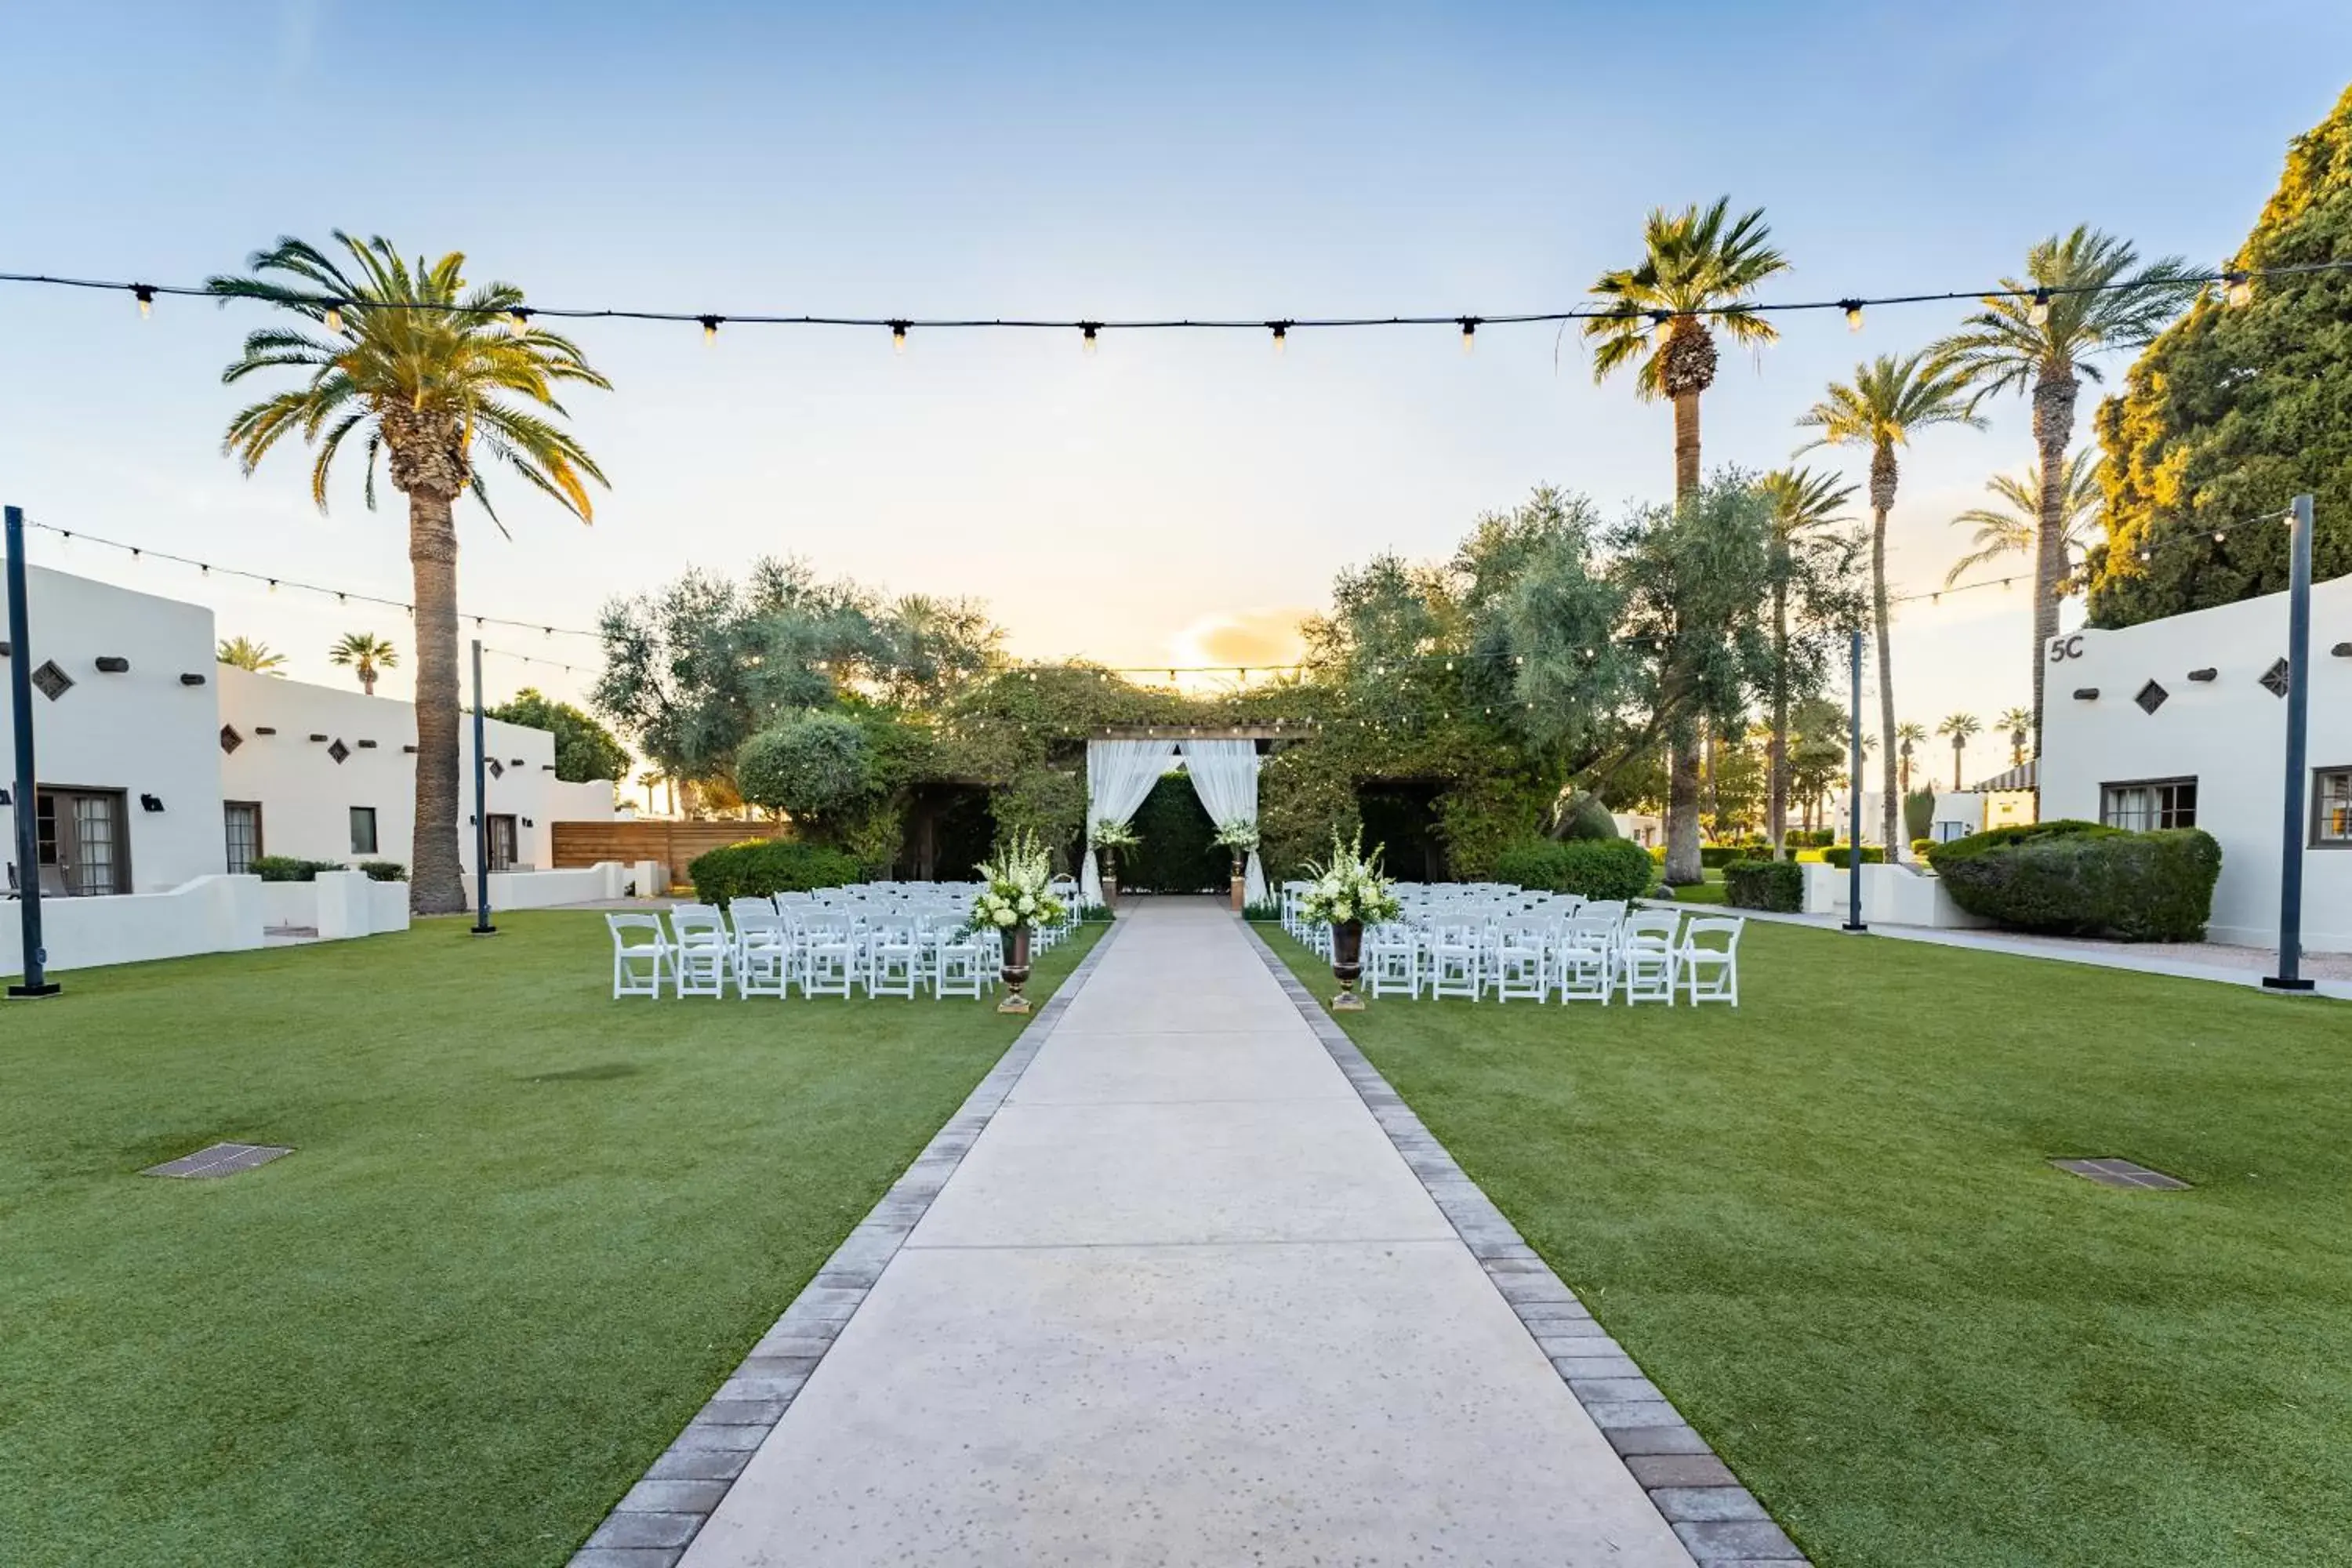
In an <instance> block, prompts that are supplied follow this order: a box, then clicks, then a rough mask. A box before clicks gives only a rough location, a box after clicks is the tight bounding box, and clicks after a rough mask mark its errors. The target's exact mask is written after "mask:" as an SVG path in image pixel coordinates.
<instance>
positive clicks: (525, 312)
mask: <svg viewBox="0 0 2352 1568" xmlns="http://www.w3.org/2000/svg"><path fill="white" fill-rule="evenodd" d="M507 331H510V332H512V333H513V334H514V335H515V336H517V337H519V338H520V337H527V336H529V335H530V308H529V307H528V306H524V305H517V306H516V307H515V308H514V309H513V310H509V311H508V312H507Z"/></svg>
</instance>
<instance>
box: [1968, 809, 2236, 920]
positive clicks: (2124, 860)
mask: <svg viewBox="0 0 2352 1568" xmlns="http://www.w3.org/2000/svg"><path fill="white" fill-rule="evenodd" d="M1928 864H1929V865H1930V866H1932V867H1933V868H1935V871H1936V875H1937V876H1938V877H1940V878H1941V879H1943V882H1944V886H1945V888H1946V889H1948V891H1949V892H1950V893H1951V895H1952V901H1953V902H1954V903H1957V904H1958V905H1959V906H1960V908H1962V909H1964V910H1968V911H1969V913H1970V914H1973V915H1981V916H1983V917H1984V918H1985V919H1987V920H1990V921H1998V922H1999V923H2000V924H2001V925H2004V926H2008V927H2010V928H2011V929H2013V930H2017V931H2047V932H2052V933H2054V934H2057V935H2061V936H2108V937H2116V938H2119V939H2121V940H2122V941H2125V942H2200V941H2202V940H2203V939H2204V935H2205V922H2206V921H2208V920H2209V919H2210V918H2211V916H2212V912H2213V884H2214V882H2215V881H2216V880H2218V879H2220V877H2221V845H2220V844H2218V843H2216V842H2215V841H2214V839H2213V836H2212V835H2211V834H2210V833H2206V832H2203V831H2201V830H2200V829H2198V828H2194V827H2175V828H2166V829H2162V830H2160V831H2158V832H2154V833H2131V832H2126V831H2125V830H2124V829H2122V828H2117V827H2103V826H2100V825H2099V824H2097V823H2095V822H2076V821H2072V820H2068V819H2064V818H2061V819H2060V820H2058V821H2055V822H2037V823H2032V824H2030V825H2027V826H2021V827H1996V828H1994V829H1993V830H1992V831H1991V832H1990V833H1976V834H1971V835H1969V837H1966V838H1955V839H1953V840H1952V841H1951V842H1950V843H1948V844H1938V845H1937V846H1936V847H1935V848H1934V849H1932V850H1930V851H1929V852H1928Z"/></svg>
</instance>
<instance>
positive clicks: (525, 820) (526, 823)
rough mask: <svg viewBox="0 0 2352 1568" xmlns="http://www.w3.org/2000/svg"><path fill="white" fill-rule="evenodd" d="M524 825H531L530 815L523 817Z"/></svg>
mask: <svg viewBox="0 0 2352 1568" xmlns="http://www.w3.org/2000/svg"><path fill="white" fill-rule="evenodd" d="M522 825H523V826H525V827H529V826H530V817H528V816H526V817H524V818H523V819H522Z"/></svg>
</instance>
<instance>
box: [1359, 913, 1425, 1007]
mask: <svg viewBox="0 0 2352 1568" xmlns="http://www.w3.org/2000/svg"><path fill="white" fill-rule="evenodd" d="M1364 989H1365V990H1366V991H1367V992H1369V993H1370V994H1372V995H1374V996H1387V995H1390V994H1395V993H1402V994H1404V995H1407V996H1411V997H1413V998H1415V999H1418V998H1419V997H1420V995H1421V939H1420V938H1419V937H1418V936H1416V935H1415V934H1414V933H1413V930H1412V927H1411V926H1409V925H1406V924H1404V923H1402V921H1390V922H1388V923H1385V924H1382V925H1376V926H1374V927H1373V928H1372V929H1371V930H1370V931H1366V932H1365V933H1364Z"/></svg>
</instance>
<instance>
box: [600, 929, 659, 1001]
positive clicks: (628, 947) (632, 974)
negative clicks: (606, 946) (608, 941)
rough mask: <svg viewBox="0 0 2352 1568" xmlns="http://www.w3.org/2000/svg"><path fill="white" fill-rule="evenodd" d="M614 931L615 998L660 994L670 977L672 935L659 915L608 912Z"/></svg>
mask: <svg viewBox="0 0 2352 1568" xmlns="http://www.w3.org/2000/svg"><path fill="white" fill-rule="evenodd" d="M604 929H605V930H607V931H611V932H612V933H613V998H614V1001H618V1000H619V999H620V998H622V997H624V996H658V995H660V994H662V982H663V981H664V980H666V979H667V978H668V977H669V973H670V951H669V938H668V936H667V934H666V933H664V931H662V922H661V916H659V915H623V914H608V915H606V916H605V917H604Z"/></svg>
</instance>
